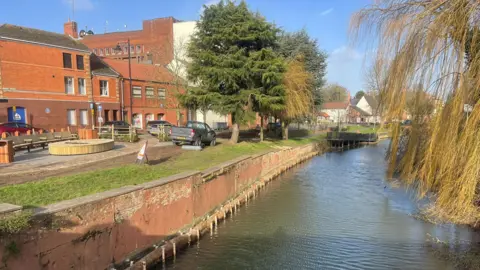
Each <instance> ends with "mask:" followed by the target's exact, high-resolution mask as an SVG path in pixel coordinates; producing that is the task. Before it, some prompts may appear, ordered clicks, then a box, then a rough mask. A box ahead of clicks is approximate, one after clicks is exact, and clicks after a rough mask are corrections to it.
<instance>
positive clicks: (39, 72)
mask: <svg viewBox="0 0 480 270" xmlns="http://www.w3.org/2000/svg"><path fill="white" fill-rule="evenodd" d="M72 23H73V22H72ZM70 24H71V23H70ZM70 27H71V26H70ZM57 35H58V34H57ZM60 36H61V35H60ZM64 54H67V57H68V58H69V59H71V67H64V57H65V55H64ZM90 54H91V53H90V52H89V51H88V48H87V47H85V50H76V49H72V48H62V47H59V46H55V45H50V44H39V43H34V42H28V41H16V40H8V39H2V38H0V99H7V100H8V102H7V103H0V123H1V122H7V121H9V116H8V115H9V111H10V114H11V113H12V109H13V108H14V107H15V108H18V110H21V112H22V113H21V114H22V115H21V116H20V117H21V120H20V121H21V122H26V123H28V124H31V125H33V126H34V127H39V128H44V129H52V128H53V129H60V128H65V127H66V126H71V127H73V128H75V127H78V126H91V125H92V113H91V109H90V106H91V103H101V104H102V107H103V109H104V110H106V111H107V113H111V114H112V115H111V118H114V117H113V113H117V118H119V116H120V112H119V110H120V103H119V102H120V99H119V86H120V85H119V81H120V80H119V78H115V77H101V76H92V72H91V69H90ZM80 61H82V62H81V63H80ZM77 62H78V63H77ZM67 78H68V79H67ZM92 78H93V84H92ZM66 80H70V83H71V88H70V89H69V90H68V91H67V86H66ZM99 80H106V81H108V88H109V90H108V96H103V95H102V94H101V93H100V85H99V84H100V82H99ZM95 108H96V106H95ZM95 114H96V115H95V117H94V118H93V119H94V122H96V120H97V114H99V113H98V112H95ZM67 115H69V116H70V117H68V116H67ZM10 118H11V117H10ZM10 120H11V119H10ZM94 124H97V123H94Z"/></svg>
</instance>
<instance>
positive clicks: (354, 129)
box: [347, 126, 379, 133]
mask: <svg viewBox="0 0 480 270" xmlns="http://www.w3.org/2000/svg"><path fill="white" fill-rule="evenodd" d="M378 129H379V127H378V126H377V127H375V128H373V126H369V127H365V126H348V127H347V132H355V133H356V132H357V131H359V132H360V133H376V132H377V131H378Z"/></svg>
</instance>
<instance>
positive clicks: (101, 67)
mask: <svg viewBox="0 0 480 270" xmlns="http://www.w3.org/2000/svg"><path fill="white" fill-rule="evenodd" d="M90 69H91V70H92V74H93V75H103V76H109V77H120V73H118V72H116V71H115V70H114V69H113V68H111V67H110V66H109V65H107V63H105V62H104V61H103V60H102V59H101V58H100V57H98V56H96V55H95V54H92V56H90Z"/></svg>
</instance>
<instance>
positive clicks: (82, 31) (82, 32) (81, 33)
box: [80, 30, 87, 38]
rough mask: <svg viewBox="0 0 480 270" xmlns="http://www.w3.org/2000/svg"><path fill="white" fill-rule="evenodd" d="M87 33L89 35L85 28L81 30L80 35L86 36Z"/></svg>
mask: <svg viewBox="0 0 480 270" xmlns="http://www.w3.org/2000/svg"><path fill="white" fill-rule="evenodd" d="M86 35H87V32H85V30H81V31H80V37H82V38H83V37H84V36H86Z"/></svg>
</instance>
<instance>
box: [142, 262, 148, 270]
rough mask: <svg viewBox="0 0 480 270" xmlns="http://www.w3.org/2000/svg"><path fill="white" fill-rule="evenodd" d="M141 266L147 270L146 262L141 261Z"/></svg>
mask: <svg viewBox="0 0 480 270" xmlns="http://www.w3.org/2000/svg"><path fill="white" fill-rule="evenodd" d="M142 268H143V270H147V262H146V261H142Z"/></svg>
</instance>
